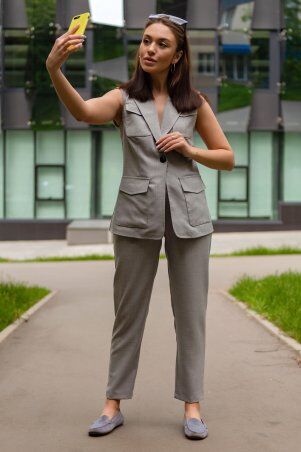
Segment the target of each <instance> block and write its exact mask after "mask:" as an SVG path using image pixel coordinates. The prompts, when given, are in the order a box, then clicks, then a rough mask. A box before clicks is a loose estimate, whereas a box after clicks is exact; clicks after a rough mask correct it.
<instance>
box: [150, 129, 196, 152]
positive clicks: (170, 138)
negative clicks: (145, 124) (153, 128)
mask: <svg viewBox="0 0 301 452" xmlns="http://www.w3.org/2000/svg"><path fill="white" fill-rule="evenodd" d="M156 146H157V149H158V150H159V151H160V152H164V153H165V154H166V153H167V152H170V151H177V152H179V153H180V154H182V155H183V156H184V157H190V158H192V152H191V151H192V146H191V145H190V144H189V143H188V141H187V140H186V139H185V138H184V137H183V135H182V134H181V132H171V133H167V134H166V135H163V136H162V137H161V138H159V140H158V141H156Z"/></svg>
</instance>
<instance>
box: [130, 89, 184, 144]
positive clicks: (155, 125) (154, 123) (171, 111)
mask: <svg viewBox="0 0 301 452" xmlns="http://www.w3.org/2000/svg"><path fill="white" fill-rule="evenodd" d="M133 100H134V101H135V103H136V105H137V107H138V108H139V110H140V112H141V114H142V116H143V117H144V119H145V121H146V123H147V125H148V127H149V128H150V130H151V133H152V135H153V137H154V138H155V140H156V141H157V140H159V138H160V137H161V136H163V135H165V134H167V133H168V132H169V131H170V130H171V128H172V126H173V125H174V123H175V122H176V120H177V119H178V117H179V115H180V113H178V111H177V110H176V108H175V107H174V106H173V104H172V102H171V99H170V97H169V96H168V98H167V102H166V104H165V107H164V112H163V118H162V128H161V129H160V124H159V118H158V113H157V109H156V105H155V102H154V100H152V99H149V100H147V101H146V102H140V101H139V100H137V99H133Z"/></svg>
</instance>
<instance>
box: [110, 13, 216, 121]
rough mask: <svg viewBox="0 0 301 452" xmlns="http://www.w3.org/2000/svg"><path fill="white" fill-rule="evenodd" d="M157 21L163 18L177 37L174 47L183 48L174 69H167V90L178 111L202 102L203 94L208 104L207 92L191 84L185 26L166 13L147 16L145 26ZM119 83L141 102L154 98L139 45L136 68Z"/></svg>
mask: <svg viewBox="0 0 301 452" xmlns="http://www.w3.org/2000/svg"><path fill="white" fill-rule="evenodd" d="M156 22H162V23H163V24H164V25H166V26H167V27H169V28H170V29H171V31H172V32H173V34H174V35H175V37H176V41H177V51H180V50H182V51H183V53H182V56H181V58H180V59H179V61H178V62H177V64H176V65H175V70H174V71H173V72H172V71H171V70H169V73H168V77H167V90H168V94H169V96H170V98H171V101H172V103H173V105H174V107H175V108H176V109H177V111H178V112H182V113H184V112H188V111H191V110H193V109H195V108H198V107H199V106H200V105H202V104H203V102H204V100H203V98H205V99H206V100H207V102H208V103H209V104H210V101H209V99H208V97H207V96H206V94H204V93H201V92H200V91H197V90H196V89H194V88H193V87H192V86H191V79H190V60H191V57H190V48H189V43H188V38H187V34H186V30H185V29H184V28H183V27H182V26H181V25H177V24H175V23H174V22H172V21H170V20H169V19H167V18H165V17H160V18H156V19H148V20H147V22H146V24H145V27H144V30H145V29H146V28H147V27H148V26H149V25H151V24H153V23H156ZM118 87H119V88H123V89H124V90H126V91H127V92H128V95H129V97H131V98H135V99H137V100H139V101H141V102H145V101H147V100H149V99H154V97H153V93H152V78H151V76H150V75H149V74H148V73H147V72H145V71H144V70H143V69H142V67H141V65H140V60H139V48H138V49H137V52H136V56H135V68H134V73H133V75H132V77H131V79H130V80H128V81H127V82H125V83H122V84H119V85H118ZM200 95H201V96H200ZM202 97H203V98H202Z"/></svg>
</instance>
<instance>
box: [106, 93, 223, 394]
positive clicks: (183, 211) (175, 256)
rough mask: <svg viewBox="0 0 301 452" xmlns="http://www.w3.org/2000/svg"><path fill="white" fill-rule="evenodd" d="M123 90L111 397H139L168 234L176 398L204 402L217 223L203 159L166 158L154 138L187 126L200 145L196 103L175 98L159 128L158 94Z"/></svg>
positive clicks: (114, 230)
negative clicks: (188, 107)
mask: <svg viewBox="0 0 301 452" xmlns="http://www.w3.org/2000/svg"><path fill="white" fill-rule="evenodd" d="M121 91H122V95H123V100H124V106H123V113H122V122H121V124H120V135H121V139H122V144H123V174H122V177H121V182H120V185H119V191H118V196H117V200H116V204H115V208H114V212H113V215H112V219H111V223H110V231H111V232H112V233H113V244H114V254H115V275H114V310H115V321H114V326H113V332H112V343H111V351H110V365H109V375H108V384H107V390H106V396H107V398H109V399H131V398H132V397H133V390H134V384H135V379H136V374H137V370H138V362H139V356H140V349H141V342H142V337H143V333H144V327H145V322H146V318H147V314H148V310H149V302H150V298H151V293H152V288H153V283H154V279H155V276H156V273H157V268H158V263H159V255H160V250H161V246H162V238H163V237H164V238H165V252H166V257H167V262H168V274H169V284H170V293H171V304H172V310H173V315H174V327H175V333H176V341H177V356H176V366H175V391H174V397H175V398H176V399H179V400H183V401H186V402H191V403H192V402H197V401H200V400H202V399H203V398H204V382H203V380H204V360H205V334H206V308H207V294H208V280H209V278H208V267H209V255H210V248H211V238H212V232H213V231H214V229H213V225H212V221H211V216H210V212H209V209H208V205H207V200H206V194H205V190H206V186H205V184H204V182H203V180H202V177H201V175H200V173H199V171H198V167H197V165H196V162H195V161H194V160H193V159H191V158H187V157H184V156H183V155H181V154H180V153H179V152H177V151H176V150H174V151H171V152H169V153H167V154H164V156H165V157H166V158H165V161H164V157H163V159H162V154H161V153H160V152H159V151H158V149H157V148H156V145H155V141H156V140H158V139H159V138H160V137H161V136H162V135H165V134H167V133H169V132H173V131H180V132H181V133H182V134H183V136H184V137H185V138H186V140H187V141H188V142H189V143H190V144H193V133H194V128H195V122H196V117H197V109H195V110H193V111H191V112H189V113H179V112H178V111H177V110H176V109H175V107H174V106H173V104H172V102H171V99H170V97H168V101H167V104H166V106H165V109H164V114H163V120H162V127H161V128H160V124H159V119H158V114H157V110H156V106H155V103H154V101H153V100H148V101H147V102H140V101H137V100H136V99H132V98H129V96H128V94H127V92H126V91H125V90H121ZM115 124H116V123H115ZM116 125H117V124H116ZM160 155H161V160H160Z"/></svg>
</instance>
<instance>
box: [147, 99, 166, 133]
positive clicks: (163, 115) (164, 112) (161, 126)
mask: <svg viewBox="0 0 301 452" xmlns="http://www.w3.org/2000/svg"><path fill="white" fill-rule="evenodd" d="M151 100H152V102H153V107H154V109H155V113H156V118H157V123H158V126H159V130H160V131H161V132H162V129H163V125H164V119H165V114H166V108H167V104H168V103H169V100H170V96H169V95H167V99H166V101H165V104H164V107H163V113H162V122H161V124H160V118H159V114H158V110H157V106H156V102H155V100H154V99H151Z"/></svg>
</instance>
